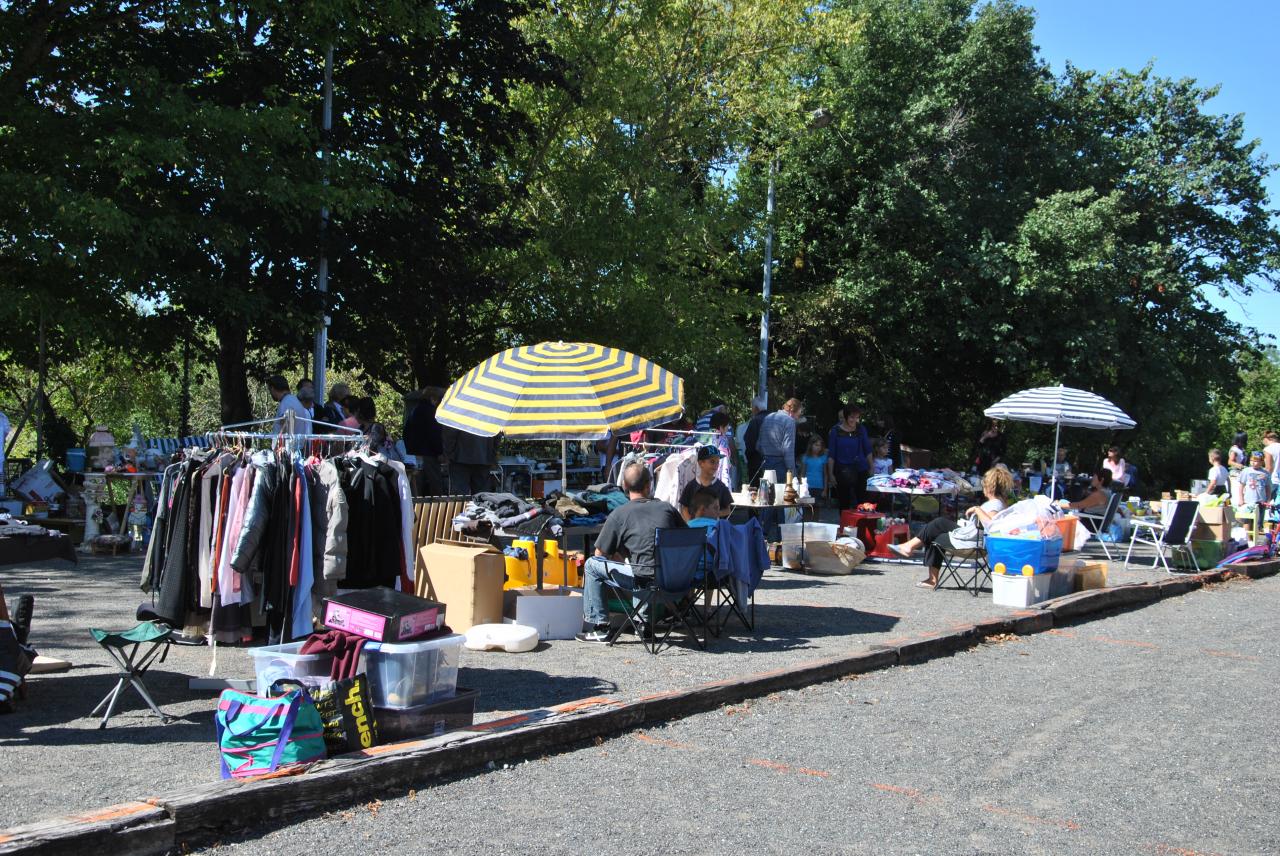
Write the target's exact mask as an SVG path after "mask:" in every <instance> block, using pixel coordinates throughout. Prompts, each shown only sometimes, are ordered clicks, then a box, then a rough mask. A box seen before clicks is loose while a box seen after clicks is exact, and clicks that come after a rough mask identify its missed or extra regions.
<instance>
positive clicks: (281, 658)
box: [249, 642, 333, 698]
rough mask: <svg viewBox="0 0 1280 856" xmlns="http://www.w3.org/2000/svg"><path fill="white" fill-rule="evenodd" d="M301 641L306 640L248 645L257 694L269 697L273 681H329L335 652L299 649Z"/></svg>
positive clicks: (310, 683) (317, 684)
mask: <svg viewBox="0 0 1280 856" xmlns="http://www.w3.org/2000/svg"><path fill="white" fill-rule="evenodd" d="M302 645H303V642H288V643H286V644H284V645H264V646H262V647H260V648H250V649H249V656H251V657H253V671H254V672H255V674H256V675H257V678H258V687H257V692H258V695H260V696H262V697H263V698H266V697H268V695H270V692H271V685H272V684H274V683H275V682H276V681H279V680H294V681H298V682H299V683H301V684H304V685H306V686H309V687H320V686H323V685H325V684H327V683H329V669H330V667H331V666H332V664H333V656H332V655H331V654H302V653H299V652H301V651H302Z"/></svg>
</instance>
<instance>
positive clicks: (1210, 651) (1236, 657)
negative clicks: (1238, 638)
mask: <svg viewBox="0 0 1280 856" xmlns="http://www.w3.org/2000/svg"><path fill="white" fill-rule="evenodd" d="M1204 652H1205V653H1206V654H1208V655H1209V656H1210V657H1226V658H1227V659H1229V660H1246V661H1248V662H1250V663H1257V662H1260V661H1261V660H1262V658H1261V657H1255V656H1253V655H1252V654H1237V653H1236V652H1235V651H1216V650H1214V649H1212V648H1205V649H1204Z"/></svg>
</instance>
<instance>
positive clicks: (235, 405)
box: [216, 319, 253, 425]
mask: <svg viewBox="0 0 1280 856" xmlns="http://www.w3.org/2000/svg"><path fill="white" fill-rule="evenodd" d="M216 326H217V331H218V358H217V362H218V398H219V402H220V404H221V408H222V424H223V425H232V424H234V423H237V422H248V421H249V420H250V419H252V418H253V412H252V410H251V405H250V403H249V380H248V375H247V373H246V370H245V362H244V355H245V350H246V349H247V347H248V342H249V330H248V327H246V326H245V324H244V323H243V322H241V321H238V320H233V319H223V320H220V321H219V322H218V323H217V325H216Z"/></svg>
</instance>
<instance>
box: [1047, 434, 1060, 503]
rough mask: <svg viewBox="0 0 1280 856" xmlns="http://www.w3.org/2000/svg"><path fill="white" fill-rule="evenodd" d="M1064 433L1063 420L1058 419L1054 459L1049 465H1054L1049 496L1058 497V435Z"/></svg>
mask: <svg viewBox="0 0 1280 856" xmlns="http://www.w3.org/2000/svg"><path fill="white" fill-rule="evenodd" d="M1061 433H1062V420H1058V424H1057V425H1055V426H1054V427H1053V460H1052V461H1050V462H1049V466H1051V467H1053V477H1052V478H1051V479H1049V498H1050V499H1057V498H1058V435H1059V434H1061Z"/></svg>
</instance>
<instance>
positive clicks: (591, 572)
mask: <svg viewBox="0 0 1280 856" xmlns="http://www.w3.org/2000/svg"><path fill="white" fill-rule="evenodd" d="M582 570H583V576H584V577H585V580H584V583H583V586H582V619H583V621H584V622H585V623H586V625H587V626H588V628H589V629H596V628H599V627H605V626H608V624H609V609H608V607H607V606H606V605H605V599H604V581H605V579H606V578H608V576H609V561H608V560H607V559H604V558H602V557H600V556H591V557H590V558H588V559H587V561H586V562H585V563H584V564H583V566H582Z"/></svg>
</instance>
